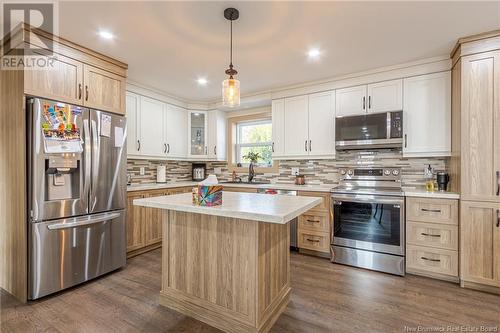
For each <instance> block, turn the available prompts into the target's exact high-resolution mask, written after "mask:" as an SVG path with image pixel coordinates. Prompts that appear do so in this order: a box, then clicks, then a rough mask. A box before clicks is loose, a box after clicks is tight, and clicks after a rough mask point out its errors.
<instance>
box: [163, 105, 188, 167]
mask: <svg viewBox="0 0 500 333" xmlns="http://www.w3.org/2000/svg"><path fill="white" fill-rule="evenodd" d="M166 116H167V121H166V133H165V135H166V141H165V142H166V144H167V151H166V153H167V156H169V157H183V158H185V157H187V152H188V147H187V140H186V137H187V135H188V120H187V118H188V112H187V110H186V109H184V108H181V107H178V106H175V105H170V104H168V105H167V113H166Z"/></svg>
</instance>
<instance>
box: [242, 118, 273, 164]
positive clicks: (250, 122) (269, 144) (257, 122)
mask: <svg viewBox="0 0 500 333" xmlns="http://www.w3.org/2000/svg"><path fill="white" fill-rule="evenodd" d="M235 124H236V139H235V143H234V152H235V156H234V163H235V164H237V163H242V162H238V158H239V157H240V155H241V149H242V148H253V147H271V149H272V146H273V140H272V138H271V140H270V141H265V142H259V143H239V141H240V138H241V129H242V127H243V126H252V125H262V124H269V125H271V128H272V126H273V122H272V119H269V118H261V119H257V120H246V121H238V122H236V123H235ZM242 164H243V163H242ZM272 164H274V161H273V162H272ZM256 166H257V165H256ZM259 167H260V168H270V167H269V166H262V165H261V166H259ZM271 167H272V166H271ZM243 168H248V165H244V166H243Z"/></svg>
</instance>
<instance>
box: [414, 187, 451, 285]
mask: <svg viewBox="0 0 500 333" xmlns="http://www.w3.org/2000/svg"><path fill="white" fill-rule="evenodd" d="M458 238H459V237H458V200H451V199H439V198H414V197H407V198H406V271H407V272H408V273H412V274H418V275H425V276H429V277H433V278H437V279H443V280H449V281H454V282H458Z"/></svg>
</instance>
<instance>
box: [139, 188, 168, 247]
mask: <svg viewBox="0 0 500 333" xmlns="http://www.w3.org/2000/svg"><path fill="white" fill-rule="evenodd" d="M162 195H164V194H163V193H161V194H148V195H146V197H157V196H162ZM144 211H145V213H144V215H145V218H144V246H148V245H152V244H157V243H160V242H161V238H162V234H161V217H162V211H163V210H162V209H157V208H144Z"/></svg>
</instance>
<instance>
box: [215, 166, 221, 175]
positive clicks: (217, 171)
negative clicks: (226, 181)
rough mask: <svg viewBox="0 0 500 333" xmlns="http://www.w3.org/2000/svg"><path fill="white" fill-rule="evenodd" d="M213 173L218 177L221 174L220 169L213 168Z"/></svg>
mask: <svg viewBox="0 0 500 333" xmlns="http://www.w3.org/2000/svg"><path fill="white" fill-rule="evenodd" d="M214 173H215V174H216V175H220V174H221V173H222V168H214Z"/></svg>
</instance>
